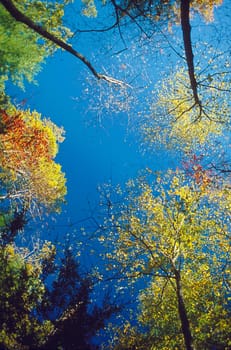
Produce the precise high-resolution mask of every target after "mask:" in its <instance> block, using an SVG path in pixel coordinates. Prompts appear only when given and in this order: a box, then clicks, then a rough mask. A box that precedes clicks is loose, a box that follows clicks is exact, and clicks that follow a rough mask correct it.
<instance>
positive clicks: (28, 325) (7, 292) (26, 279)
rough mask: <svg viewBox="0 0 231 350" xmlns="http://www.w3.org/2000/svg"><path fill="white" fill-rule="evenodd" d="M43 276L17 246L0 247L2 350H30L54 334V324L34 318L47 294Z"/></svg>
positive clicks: (0, 341)
mask: <svg viewBox="0 0 231 350" xmlns="http://www.w3.org/2000/svg"><path fill="white" fill-rule="evenodd" d="M39 276H40V264H38V263H36V264H35V263H33V262H31V261H28V260H27V259H26V258H25V256H24V255H23V254H22V253H17V252H16V251H15V249H14V247H13V245H7V246H5V247H0V289H1V300H0V314H1V321H0V322H1V325H0V329H1V331H0V344H1V348H4V349H9V350H11V349H12V350H13V349H22V350H26V349H30V348H31V347H33V346H39V344H40V345H41V344H42V342H43V341H44V339H46V337H47V335H48V334H49V333H50V332H51V330H52V324H51V322H50V321H43V322H40V321H39V320H38V319H37V317H36V316H35V315H34V310H35V309H36V307H37V306H38V305H39V303H40V302H41V300H42V297H43V294H44V291H45V287H44V284H43V283H42V281H41V279H40V277H39Z"/></svg>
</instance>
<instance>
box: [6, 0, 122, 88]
mask: <svg viewBox="0 0 231 350" xmlns="http://www.w3.org/2000/svg"><path fill="white" fill-rule="evenodd" d="M0 3H1V4H2V5H3V6H4V7H5V9H6V10H7V11H8V12H9V13H10V15H11V16H12V17H13V18H14V19H15V20H16V21H18V22H21V23H23V24H25V25H26V26H27V27H29V28H30V29H32V30H33V31H35V32H36V33H38V34H39V35H41V36H42V37H43V38H45V39H47V40H49V41H51V42H53V43H54V44H55V45H57V46H59V47H61V48H62V49H64V50H65V51H67V52H69V53H70V54H71V55H73V56H75V57H77V58H78V59H79V60H80V61H82V62H83V63H84V64H85V65H86V66H87V67H88V69H89V70H90V71H91V73H92V74H93V75H94V76H95V77H96V78H97V79H99V80H105V81H107V82H109V83H112V84H117V85H121V86H124V85H128V84H126V83H124V82H122V81H120V80H117V79H114V78H112V77H110V76H107V75H104V74H100V73H98V72H97V71H96V70H95V68H94V67H93V66H92V64H91V63H90V62H89V61H88V60H87V58H86V57H85V56H83V55H82V54H81V53H79V52H78V51H76V50H75V49H73V48H72V46H70V45H68V44H67V43H65V42H64V41H63V40H61V39H59V38H57V37H56V36H55V35H53V34H52V33H50V32H48V31H47V30H46V29H45V28H43V27H42V26H40V25H38V24H36V23H35V22H34V21H32V20H31V19H30V18H29V17H27V16H26V15H24V14H23V13H22V12H21V11H19V10H18V9H17V7H16V6H15V5H14V3H13V1H12V0H0Z"/></svg>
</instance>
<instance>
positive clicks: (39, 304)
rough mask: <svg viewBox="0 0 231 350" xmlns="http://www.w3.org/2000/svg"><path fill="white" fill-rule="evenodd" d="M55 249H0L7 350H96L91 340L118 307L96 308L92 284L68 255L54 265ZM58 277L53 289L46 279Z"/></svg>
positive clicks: (0, 322) (0, 336) (0, 324)
mask: <svg viewBox="0 0 231 350" xmlns="http://www.w3.org/2000/svg"><path fill="white" fill-rule="evenodd" d="M55 256H56V250H55V246H54V245H52V244H51V243H50V242H45V243H44V245H43V246H42V247H35V248H34V252H29V251H28V250H27V249H25V248H23V249H22V248H21V249H20V250H19V249H18V248H16V247H15V246H14V245H13V244H7V245H5V246H1V248H0V267H1V272H0V288H1V301H0V312H1V318H0V329H1V331H0V346H1V348H3V349H9V350H11V349H12V350H13V349H16V348H17V349H20V350H29V349H41V350H42V349H58V348H59V347H62V349H79V350H80V349H82V350H83V349H89V350H90V349H91V350H93V349H97V346H94V345H91V344H90V339H91V338H92V336H94V335H95V334H96V333H97V331H98V330H100V329H101V328H103V327H104V325H105V321H106V320H107V319H108V318H109V317H110V316H111V315H112V314H113V313H115V312H116V311H118V310H119V309H118V306H116V305H113V304H111V302H110V300H109V299H108V298H105V300H104V301H103V302H102V306H97V305H95V306H93V305H92V307H91V308H89V305H91V303H92V302H91V293H92V289H93V279H92V277H91V276H90V275H88V276H85V277H84V276H81V274H80V272H79V265H78V263H77V262H76V260H75V258H74V256H73V254H72V253H71V251H70V250H66V251H65V254H64V256H63V258H62V259H61V260H60V262H59V263H58V265H55V264H54V261H55ZM51 273H53V274H54V273H55V275H56V278H55V279H54V281H53V283H52V286H51V287H48V285H49V284H48V283H47V282H46V278H48V277H49V276H50V274H51Z"/></svg>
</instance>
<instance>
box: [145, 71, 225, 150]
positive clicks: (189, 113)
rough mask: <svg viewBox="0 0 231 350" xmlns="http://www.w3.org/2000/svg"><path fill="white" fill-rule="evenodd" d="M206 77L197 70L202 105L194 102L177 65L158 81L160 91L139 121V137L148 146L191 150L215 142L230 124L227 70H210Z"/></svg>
mask: <svg viewBox="0 0 231 350" xmlns="http://www.w3.org/2000/svg"><path fill="white" fill-rule="evenodd" d="M210 73H211V76H210V79H211V82H210V83H209V82H206V81H207V79H208V77H207V76H205V75H204V76H203V75H202V74H200V73H199V74H198V77H199V79H200V82H199V83H198V91H199V93H200V95H201V96H202V99H201V100H202V101H203V108H201V107H200V106H199V105H196V104H195V102H194V98H193V96H192V94H191V88H190V82H189V79H188V76H187V73H186V72H185V70H183V69H178V71H177V73H173V74H172V75H170V76H169V77H167V78H166V79H162V81H161V82H160V83H159V84H157V86H156V87H155V90H157V91H159V92H158V94H157V96H156V98H155V101H154V102H153V103H152V107H151V111H150V113H149V114H148V115H147V116H146V117H145V118H143V120H142V123H141V125H140V128H141V134H142V138H143V139H144V141H145V143H146V145H147V147H148V148H150V147H151V146H152V145H155V146H156V147H158V146H159V147H160V146H162V145H164V146H165V147H167V148H170V149H171V148H174V149H178V150H182V149H183V150H184V151H187V152H189V151H193V150H195V149H198V148H200V150H201V147H203V146H204V145H206V144H209V143H212V142H214V138H215V137H217V139H218V138H219V136H220V135H222V133H223V132H224V131H225V130H227V129H228V128H229V115H230V104H229V95H230V88H229V83H228V81H229V70H228V69H227V70H226V67H225V66H224V67H223V73H222V72H221V73H219V74H217V73H216V71H213V72H211V69H210Z"/></svg>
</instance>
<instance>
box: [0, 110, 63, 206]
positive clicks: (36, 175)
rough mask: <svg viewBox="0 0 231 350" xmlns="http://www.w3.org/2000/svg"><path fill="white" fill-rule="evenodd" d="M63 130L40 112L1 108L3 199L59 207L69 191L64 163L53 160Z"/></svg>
mask: <svg viewBox="0 0 231 350" xmlns="http://www.w3.org/2000/svg"><path fill="white" fill-rule="evenodd" d="M62 134H63V130H62V129H61V128H58V127H57V126H56V125H55V124H53V123H52V122H51V121H50V120H46V119H44V120H42V119H41V115H40V114H39V113H37V112H32V113H31V112H30V111H20V110H16V109H14V108H12V109H11V110H7V111H5V110H1V132H0V159H1V160H0V167H1V181H3V183H5V184H7V185H6V186H5V187H4V192H6V194H4V195H2V196H1V200H3V199H14V200H16V199H18V200H22V201H23V203H25V205H27V207H28V206H30V205H31V202H32V201H38V202H39V203H41V204H44V205H45V206H47V207H53V208H55V207H56V208H57V209H58V208H59V206H60V204H61V203H62V201H63V199H64V196H65V194H66V187H65V177H64V174H63V173H62V171H61V166H60V165H59V164H57V163H55V161H54V157H55V156H56V154H57V151H58V142H61V141H62V140H63V136H62Z"/></svg>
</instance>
